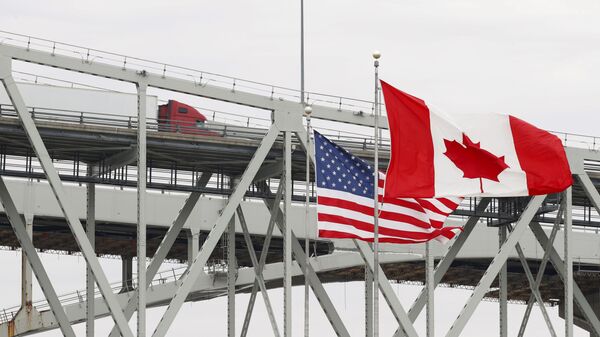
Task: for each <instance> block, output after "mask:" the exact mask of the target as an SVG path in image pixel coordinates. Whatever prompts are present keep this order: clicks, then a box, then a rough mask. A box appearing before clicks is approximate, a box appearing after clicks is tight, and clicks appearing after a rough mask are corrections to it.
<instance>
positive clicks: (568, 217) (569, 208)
mask: <svg viewBox="0 0 600 337" xmlns="http://www.w3.org/2000/svg"><path fill="white" fill-rule="evenodd" d="M564 193H565V213H564V215H565V231H564V257H565V264H564V268H565V272H564V274H565V280H564V284H565V337H573V256H572V255H571V230H572V225H573V194H572V187H569V188H567V189H566V190H565V192H564Z"/></svg>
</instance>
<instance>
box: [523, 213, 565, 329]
mask: <svg viewBox="0 0 600 337" xmlns="http://www.w3.org/2000/svg"><path fill="white" fill-rule="evenodd" d="M563 210H564V203H561V205H560V207H559V209H558V212H557V214H556V220H555V222H554V226H552V231H551V232H550V238H549V239H548V242H547V243H546V246H545V247H542V248H543V249H544V255H543V256H542V259H541V261H540V265H539V267H538V273H537V275H536V277H535V288H536V289H539V287H540V285H541V284H542V280H543V278H544V273H545V272H546V266H547V264H548V259H549V257H550V251H551V249H550V248H551V247H553V245H554V239H555V238H556V234H558V230H559V229H560V222H561V219H562V214H563ZM535 299H536V298H535V296H534V295H533V294H531V295H530V296H529V300H528V301H527V308H525V313H524V314H523V320H522V321H521V326H520V327H519V333H518V334H517V336H518V337H523V336H524V335H525V328H527V323H528V322H529V317H530V315H531V310H532V309H533V304H534V303H535Z"/></svg>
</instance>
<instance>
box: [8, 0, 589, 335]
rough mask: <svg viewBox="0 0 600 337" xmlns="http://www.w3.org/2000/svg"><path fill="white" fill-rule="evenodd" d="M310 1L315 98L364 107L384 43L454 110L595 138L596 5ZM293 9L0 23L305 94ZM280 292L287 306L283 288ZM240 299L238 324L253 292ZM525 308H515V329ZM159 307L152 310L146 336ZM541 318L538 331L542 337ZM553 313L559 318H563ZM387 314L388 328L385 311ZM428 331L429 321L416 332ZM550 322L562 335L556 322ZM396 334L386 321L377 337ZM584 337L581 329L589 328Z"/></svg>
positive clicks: (31, 5) (446, 320)
mask: <svg viewBox="0 0 600 337" xmlns="http://www.w3.org/2000/svg"><path fill="white" fill-rule="evenodd" d="M305 1H306V4H305V6H306V12H305V15H306V83H307V84H306V88H307V90H310V91H317V92H325V93H331V94H339V95H343V96H348V97H356V98H362V99H369V98H370V97H371V96H372V85H373V80H372V59H371V56H370V55H371V51H372V50H374V49H379V50H380V51H381V52H382V53H383V57H382V60H381V63H382V65H381V77H382V78H383V79H385V80H386V81H388V82H390V83H393V84H394V85H396V86H397V87H399V88H401V89H403V90H405V91H408V92H410V93H412V94H414V95H416V96H419V97H421V98H423V99H425V100H427V101H428V102H431V103H433V104H435V106H437V107H440V108H442V109H443V110H445V111H447V112H450V113H452V112H501V113H510V114H514V115H516V116H518V117H521V118H523V119H525V120H527V121H529V122H532V123H534V124H536V125H538V126H540V127H543V128H547V129H551V130H557V131H565V132H573V133H582V134H589V135H600V132H598V131H597V130H596V129H595V125H598V123H599V122H600V113H599V112H600V109H599V107H600V95H599V94H598V92H599V91H600V62H599V61H598V60H600V20H598V18H599V17H600V3H599V2H597V1H592V0H590V1H586V0H573V1H554V0H546V1H542V0H539V1H531V0H529V1H517V0H515V1H512V0H511V1H507V0H504V1H486V0H483V1H482V0H461V1H436V0H433V1H427V2H423V1H413V0H408V1H397V0H396V1H389V0H388V1H382V0H381V1H379V0H378V1H356V0H348V1H343V2H342V1H331V0H321V1H310V0H305ZM298 10H299V3H298V1H274V0H260V1H155V0H150V1H113V0H105V1H101V2H87V1H65V0H56V1H52V2H46V1H43V2H42V1H27V0H21V1H5V2H4V3H3V4H2V11H0V22H2V24H1V26H0V29H2V30H6V31H11V32H15V33H21V34H29V35H32V36H37V37H43V38H48V39H53V40H58V41H63V42H68V43H72V44H77V45H83V46H89V47H92V48H95V49H100V50H107V51H113V52H117V53H121V54H126V55H131V56H137V57H141V58H146V59H151V60H157V61H161V62H166V63H171V64H177V65H181V66H186V67H190V68H197V69H201V70H206V71H210V72H214V73H222V74H225V75H231V76H235V77H240V78H245V79H251V80H256V81H260V82H266V83H272V84H276V85H282V86H287V87H292V88H299V40H298V36H299V12H298ZM167 98H168V97H167ZM0 259H1V261H2V263H0V264H1V265H3V266H5V265H6V266H9V267H8V269H12V270H14V273H5V274H11V275H10V276H5V277H3V278H2V281H1V284H2V289H3V290H1V291H0V298H1V299H2V301H1V303H0V307H6V306H12V305H13V304H17V303H18V296H17V293H18V289H19V284H18V277H17V275H18V270H19V259H18V258H17V257H16V256H15V253H11V252H0ZM45 260H47V261H49V272H50V273H51V275H53V277H54V278H55V279H56V280H57V281H58V282H57V284H58V287H57V288H58V290H59V292H65V291H71V290H74V289H79V288H82V287H83V285H84V283H83V278H82V275H83V270H84V264H83V262H82V260H81V259H78V258H72V257H71V258H70V257H64V256H63V257H58V256H46V257H45ZM59 260H60V263H57V261H59ZM105 265H106V267H107V271H108V272H109V275H110V276H109V279H111V280H115V281H116V280H117V279H118V278H119V270H120V267H119V264H118V261H112V260H110V261H105ZM57 268H62V269H57ZM59 270H60V271H59ZM74 270H75V271H76V272H73V271H74ZM72 273H75V275H74V276H73V277H71V275H70V274H72ZM67 275H69V277H66V276H67ZM327 288H328V289H329V290H330V294H331V296H332V297H333V298H334V301H335V302H336V303H337V305H338V308H339V309H340V311H341V312H342V316H343V318H344V320H345V322H346V323H347V324H348V325H349V327H350V330H351V333H352V334H353V335H356V336H358V335H360V334H361V333H362V325H361V323H360V322H362V320H363V316H362V310H363V307H362V284H359V283H352V284H348V285H347V286H344V285H343V284H339V285H335V286H328V287H327ZM344 289H346V295H347V296H344ZM399 289H400V291H401V292H402V295H401V298H402V301H403V303H406V304H407V305H408V303H410V300H411V299H412V298H414V296H416V292H417V289H416V288H415V287H411V286H401V287H400V288H399ZM273 293H274V296H275V303H279V302H278V300H277V298H278V296H279V292H278V291H273ZM301 294H302V290H301V289H300V288H298V289H297V294H296V293H295V295H297V296H296V300H295V302H294V305H297V310H296V313H295V314H297V319H296V321H295V323H294V324H295V328H294V333H295V335H297V336H300V335H301V334H302V329H301V326H302V325H301V324H302V319H301V315H302V313H301V311H302V309H301V303H302V302H301V297H302V295H301ZM437 294H438V295H439V299H438V303H444V304H443V305H440V306H438V309H437V318H438V321H437V325H438V334H439V335H441V334H442V333H443V332H444V331H445V330H446V329H447V328H448V327H449V325H450V323H451V321H452V320H453V319H454V318H455V317H456V315H457V314H458V312H459V310H460V308H462V305H463V303H464V300H466V296H467V295H468V293H467V292H464V291H459V290H448V289H441V290H439V291H438V292H437ZM39 296H40V292H39V291H38V292H37V293H36V297H39ZM238 298H239V303H240V306H239V316H240V317H241V316H242V315H243V311H244V307H245V302H246V299H247V296H244V295H242V296H239V297H238ZM279 298H280V297H279ZM344 301H346V302H344ZM259 302H260V301H257V303H259ZM344 303H346V305H345V306H344ZM275 307H276V309H278V310H279V309H280V307H281V306H280V305H276V306H275ZM313 308H317V305H316V304H313ZM496 308H497V305H496V304H493V303H482V304H481V305H480V307H479V311H478V312H477V313H476V314H475V316H474V319H473V321H472V323H470V324H469V325H468V326H467V328H466V329H465V332H464V334H463V335H464V336H480V335H481V334H482V332H484V334H485V335H494V334H496V331H497V326H498V324H497V321H496V311H497V309H496ZM523 309H524V308H523V306H516V305H511V306H510V314H511V320H510V323H509V326H510V329H511V331H513V333H515V332H516V331H515V329H517V328H518V327H517V325H518V324H519V322H520V318H519V317H520V316H518V315H517V314H518V313H521V312H522V311H523ZM160 312H162V309H161V310H151V313H150V314H149V320H148V321H149V325H150V327H149V329H151V327H153V326H154V324H155V323H154V322H153V320H156V319H158V317H159V313H160ZM446 312H447V313H446ZM535 312H536V315H537V316H536V317H535V319H534V321H533V322H532V323H531V325H530V330H529V331H530V335H531V336H537V335H544V334H545V330H544V329H545V327H544V325H543V322H542V320H541V318H540V316H539V314H537V309H536V310H535ZM551 315H552V316H553V317H556V316H557V312H556V310H554V309H552V310H551ZM313 317H314V322H313V325H312V327H313V335H314V336H322V335H328V334H329V332H330V331H331V330H330V328H329V327H328V323H327V322H326V320H325V319H324V316H323V315H322V314H321V313H320V312H319V311H318V310H314V312H313ZM383 318H384V319H383V320H382V321H383V322H393V319H392V318H391V316H390V315H389V313H388V312H387V311H385V310H384V314H383ZM215 322H218V323H215ZM224 323H225V302H224V300H223V299H219V300H215V301H210V302H207V303H195V304H185V305H184V308H183V310H182V315H181V316H180V317H179V318H178V319H177V320H176V322H175V324H174V327H173V330H172V332H171V333H170V335H171V336H192V335H198V334H199V333H200V332H199V330H198V328H199V325H200V326H201V327H202V328H203V329H207V331H208V332H207V333H206V335H210V336H224V335H225V324H224ZM240 323H241V320H240ZM422 323H423V322H422V318H421V321H420V323H419V329H421V331H423V324H422ZM554 323H555V326H556V328H557V330H558V331H559V333H562V330H563V329H562V325H561V324H562V320H560V319H555V321H554ZM266 327H268V323H267V319H266V315H265V314H264V311H261V310H259V313H257V314H256V316H255V319H254V320H253V324H252V326H251V335H252V336H263V335H264V333H265V329H266ZM108 328H109V327H108V323H107V320H102V321H101V323H99V324H98V330H99V331H100V330H106V329H108ZM394 328H395V327H394V324H391V323H390V324H383V326H382V332H386V333H385V334H384V333H382V335H387V334H389V333H390V332H391V331H393V329H394ZM81 329H82V327H81ZM79 331H80V332H81V331H83V330H79ZM578 334H579V335H581V336H584V335H587V334H585V333H583V332H581V330H578ZM46 335H48V336H58V335H60V333H59V332H58V331H54V332H51V333H48V334H46Z"/></svg>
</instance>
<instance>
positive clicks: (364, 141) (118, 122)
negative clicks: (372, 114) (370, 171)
mask: <svg viewBox="0 0 600 337" xmlns="http://www.w3.org/2000/svg"><path fill="white" fill-rule="evenodd" d="M28 110H29V113H30V114H31V117H32V118H33V119H34V120H36V121H50V122H60V123H69V124H78V125H90V126H102V127H114V128H125V129H137V126H138V118H137V116H126V115H117V114H107V113H99V112H85V111H74V110H65V109H52V108H43V107H30V108H28ZM0 117H12V118H17V113H16V111H15V110H14V107H13V106H12V105H6V104H0ZM146 128H147V130H148V131H160V132H169V133H176V134H182V135H202V136H215V137H229V138H244V139H253V140H261V139H262V138H263V137H264V135H265V134H266V132H267V129H266V127H251V126H248V125H239V124H238V125H234V124H226V123H219V122H211V121H208V122H207V123H199V124H194V123H191V122H189V121H180V120H161V119H157V118H147V121H146ZM319 131H321V132H322V133H323V134H324V135H326V136H327V137H329V138H331V139H332V140H334V141H336V142H338V143H339V144H340V145H342V146H344V145H347V146H349V147H350V148H354V149H357V148H358V149H363V150H367V149H372V148H373V146H374V141H373V137H372V136H367V135H362V134H359V133H353V132H340V131H339V130H332V129H327V128H319ZM381 142H382V143H381V144H382V149H383V150H384V151H385V150H386V149H388V147H389V139H385V138H384V139H382V140H381Z"/></svg>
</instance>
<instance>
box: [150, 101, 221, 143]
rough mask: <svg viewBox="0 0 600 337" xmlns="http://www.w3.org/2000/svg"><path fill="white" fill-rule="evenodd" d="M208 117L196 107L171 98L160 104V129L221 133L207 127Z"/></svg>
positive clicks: (190, 132)
mask: <svg viewBox="0 0 600 337" xmlns="http://www.w3.org/2000/svg"><path fill="white" fill-rule="evenodd" d="M205 123H206V117H205V116H204V115H203V114H201V113H200V112H199V111H198V110H196V108H194V107H192V106H189V105H187V104H183V103H181V102H177V101H175V100H169V102H168V103H167V104H163V105H159V106H158V131H163V132H178V133H184V134H193V135H208V136H218V135H219V134H218V133H217V132H214V131H210V130H207V129H206V128H205V126H204V125H205Z"/></svg>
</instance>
